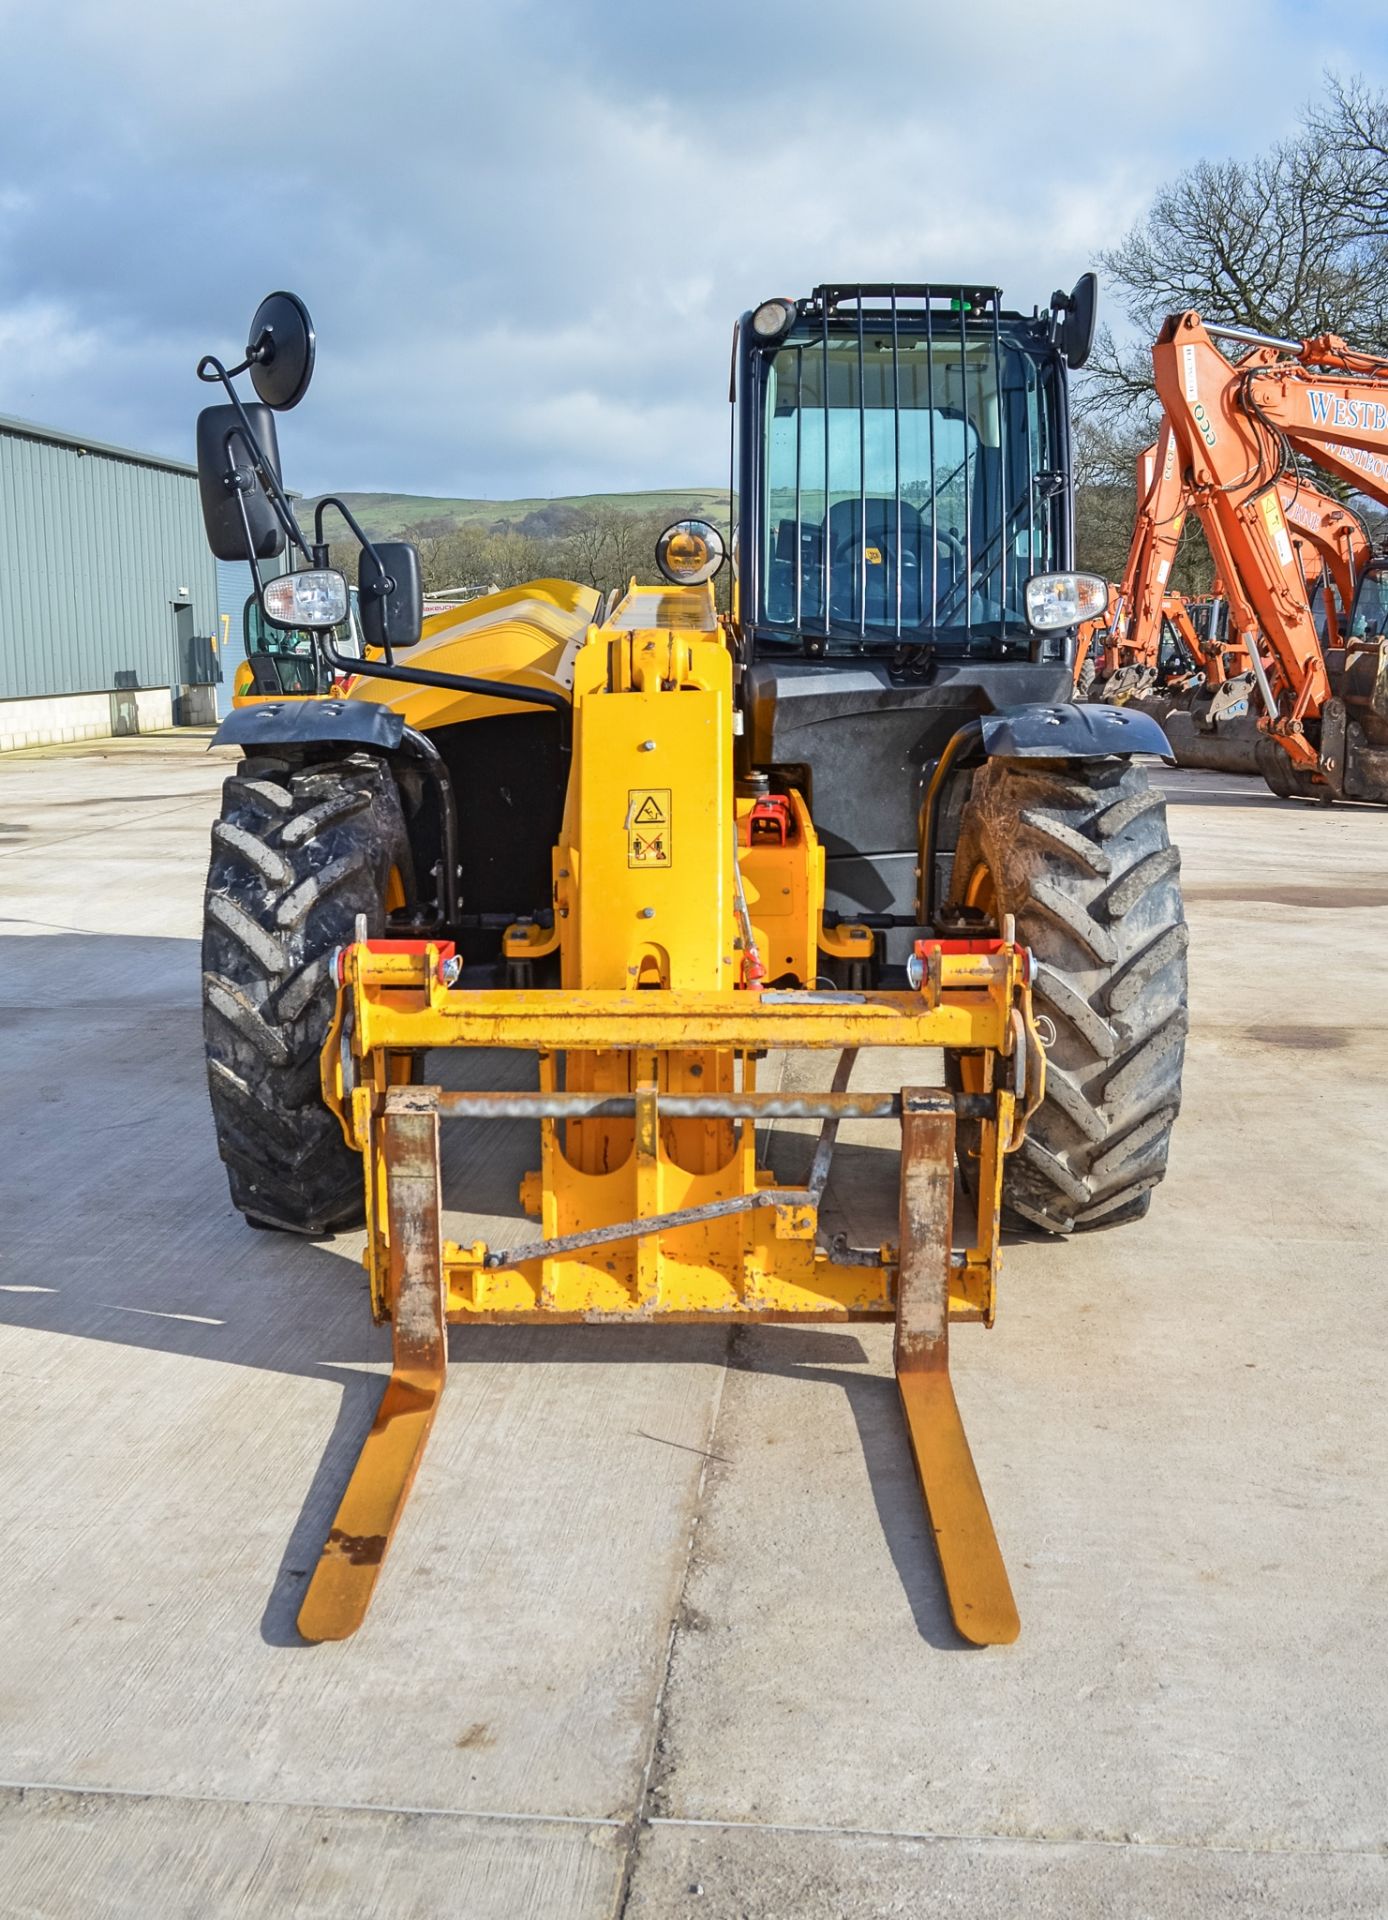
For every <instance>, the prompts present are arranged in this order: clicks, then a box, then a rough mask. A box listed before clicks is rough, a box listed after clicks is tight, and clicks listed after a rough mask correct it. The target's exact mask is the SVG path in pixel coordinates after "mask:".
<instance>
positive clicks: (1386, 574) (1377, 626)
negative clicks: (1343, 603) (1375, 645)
mask: <svg viewBox="0 0 1388 1920" xmlns="http://www.w3.org/2000/svg"><path fill="white" fill-rule="evenodd" d="M1349 630H1350V638H1351V639H1352V640H1380V639H1382V638H1384V636H1385V635H1388V562H1378V563H1377V564H1375V565H1373V566H1371V567H1370V568H1369V569H1368V571H1367V572H1366V573H1365V574H1364V577H1363V578H1362V579H1361V580H1360V582H1359V587H1358V590H1357V591H1356V593H1355V596H1354V611H1353V612H1352V613H1351V615H1350V624H1349Z"/></svg>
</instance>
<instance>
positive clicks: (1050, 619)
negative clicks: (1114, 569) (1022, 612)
mask: <svg viewBox="0 0 1388 1920" xmlns="http://www.w3.org/2000/svg"><path fill="white" fill-rule="evenodd" d="M1107 611H1108V581H1107V580H1101V579H1100V578H1099V576H1098V574H1097V573H1034V574H1033V575H1032V576H1031V578H1030V580H1028V581H1027V620H1028V621H1029V622H1030V624H1031V625H1032V626H1033V627H1035V628H1036V629H1037V630H1038V632H1041V633H1051V632H1054V630H1055V629H1056V628H1057V627H1077V626H1078V625H1079V623H1080V621H1081V620H1097V619H1099V618H1100V617H1101V616H1102V615H1103V614H1104V613H1106V612H1107Z"/></svg>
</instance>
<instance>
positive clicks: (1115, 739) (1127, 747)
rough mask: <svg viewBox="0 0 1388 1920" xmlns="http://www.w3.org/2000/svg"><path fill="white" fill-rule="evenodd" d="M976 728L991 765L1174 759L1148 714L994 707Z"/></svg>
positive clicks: (1070, 706) (1077, 707)
mask: <svg viewBox="0 0 1388 1920" xmlns="http://www.w3.org/2000/svg"><path fill="white" fill-rule="evenodd" d="M978 725H979V730H980V733H981V736H982V746H983V752H984V755H985V756H986V757H987V758H988V759H989V760H998V759H1006V760H1014V759H1015V760H1032V759H1036V760H1106V759H1108V758H1109V756H1110V755H1116V756H1118V757H1120V758H1124V759H1126V758H1127V757H1128V756H1129V755H1130V754H1134V753H1155V754H1158V755H1160V757H1161V758H1162V759H1163V760H1170V759H1171V758H1172V753H1171V744H1170V742H1169V741H1168V740H1167V737H1166V735H1165V734H1164V733H1163V732H1162V730H1161V728H1160V727H1159V726H1158V724H1157V722H1156V721H1155V720H1154V719H1153V718H1152V716H1151V714H1150V713H1140V712H1130V711H1129V710H1128V708H1127V707H1106V706H1093V705H1089V704H1087V703H1086V704H1079V703H1074V702H1069V701H1067V702H1066V703H1065V704H1064V705H1063V706H1057V707H1039V706H1026V707H998V708H997V709H996V711H994V712H993V713H985V714H982V715H980V717H979V722H978ZM965 731H966V732H967V731H968V729H967V728H966V729H965ZM956 738H957V736H956ZM950 744H951V746H952V745H953V741H951V743H950ZM947 751H948V749H946V752H947ZM943 758H944V756H943V755H942V756H941V760H942V761H943Z"/></svg>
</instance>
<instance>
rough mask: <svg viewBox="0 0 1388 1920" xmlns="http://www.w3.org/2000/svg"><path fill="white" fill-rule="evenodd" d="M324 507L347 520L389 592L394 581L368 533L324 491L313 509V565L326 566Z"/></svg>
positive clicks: (389, 653) (391, 659)
mask: <svg viewBox="0 0 1388 1920" xmlns="http://www.w3.org/2000/svg"><path fill="white" fill-rule="evenodd" d="M326 507H336V508H337V510H338V512H339V513H340V514H341V515H342V517H343V519H344V520H345V521H346V522H347V525H348V526H349V527H350V528H351V530H352V533H353V535H354V536H355V538H356V542H357V545H358V546H359V547H360V548H361V550H362V552H363V553H368V554H370V556H371V559H372V562H373V563H374V565H375V568H376V574H377V578H378V579H381V580H384V581H385V582H386V591H387V592H389V591H390V589H391V587H392V586H393V585H394V582H393V581H392V580H390V579H389V578H388V576H387V574H386V570H385V568H384V567H383V566H382V565H381V556H380V554H379V553H377V551H376V549H375V547H374V546H373V545H372V544H371V538H370V535H369V534H367V533H365V532H364V531H363V529H362V528H361V527H360V526H359V525H358V524H357V520H356V517H355V516H354V514H353V513H352V511H351V509H350V508H349V507H348V506H347V505H346V504H345V503H344V502H343V501H341V500H339V499H338V498H337V495H336V494H332V493H325V494H324V495H323V498H322V499H321V500H320V501H319V502H318V505H317V506H316V507H315V508H314V510H313V547H314V565H315V566H320V567H326V566H327V564H328V545H327V542H326V541H325V540H324V538H323V511H324V509H325V508H326ZM320 553H321V555H322V558H321V559H320V558H318V555H319V554H320ZM386 663H387V665H388V666H392V667H393V666H394V665H395V655H394V653H393V652H392V651H391V649H390V646H389V643H387V646H386Z"/></svg>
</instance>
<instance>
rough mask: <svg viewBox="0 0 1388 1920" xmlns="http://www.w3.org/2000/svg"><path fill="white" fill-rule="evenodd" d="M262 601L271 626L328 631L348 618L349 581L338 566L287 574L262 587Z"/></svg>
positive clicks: (312, 568) (311, 568) (313, 568)
mask: <svg viewBox="0 0 1388 1920" xmlns="http://www.w3.org/2000/svg"><path fill="white" fill-rule="evenodd" d="M260 604H261V606H262V607H263V608H264V610H265V618H266V619H267V620H268V621H269V622H270V625H271V626H272V627H309V628H312V629H313V630H314V631H316V632H326V631H327V630H328V629H329V628H330V627H335V626H338V625H339V624H340V623H341V622H342V621H343V620H345V619H346V618H347V606H348V598H347V582H346V580H345V579H344V578H343V576H342V575H341V574H340V573H339V572H338V571H337V569H336V568H335V567H310V568H308V569H307V570H306V571H305V572H303V573H284V574H281V575H280V577H279V579H278V580H269V581H267V582H266V584H265V586H264V587H263V588H262V589H261V594H260Z"/></svg>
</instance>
